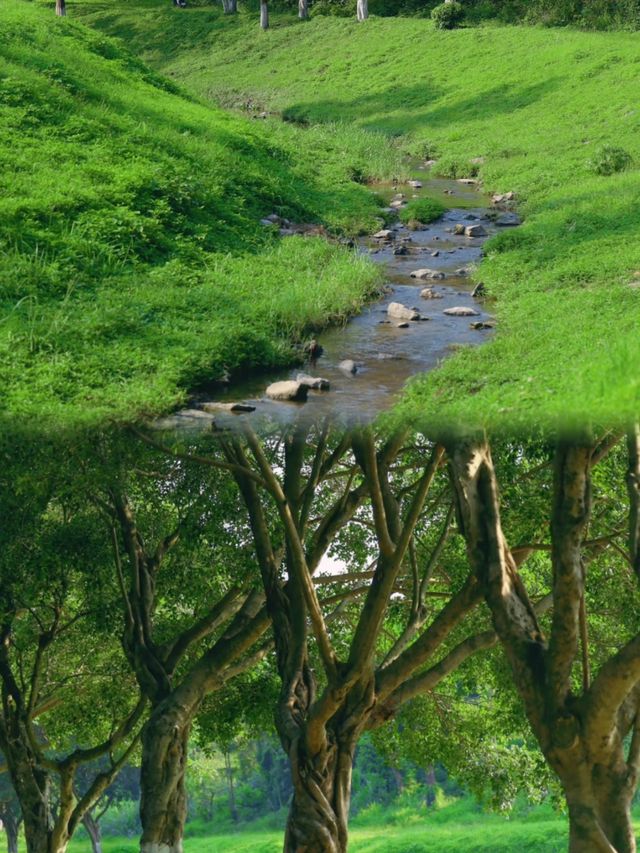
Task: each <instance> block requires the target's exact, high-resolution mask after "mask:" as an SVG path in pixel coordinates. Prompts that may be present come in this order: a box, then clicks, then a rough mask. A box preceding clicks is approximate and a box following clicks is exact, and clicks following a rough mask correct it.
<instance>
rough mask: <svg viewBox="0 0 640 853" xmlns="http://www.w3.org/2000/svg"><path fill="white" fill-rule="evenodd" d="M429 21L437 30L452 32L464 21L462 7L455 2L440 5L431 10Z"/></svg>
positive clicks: (453, 0) (454, 0)
mask: <svg viewBox="0 0 640 853" xmlns="http://www.w3.org/2000/svg"><path fill="white" fill-rule="evenodd" d="M431 20H432V21H433V22H434V24H435V25H436V29H438V30H454V29H455V28H456V27H459V26H460V24H461V23H462V21H463V20H464V7H463V6H462V4H461V3H457V2H456V0H451V2H449V3H441V4H440V5H439V6H436V7H435V8H434V9H432V10H431Z"/></svg>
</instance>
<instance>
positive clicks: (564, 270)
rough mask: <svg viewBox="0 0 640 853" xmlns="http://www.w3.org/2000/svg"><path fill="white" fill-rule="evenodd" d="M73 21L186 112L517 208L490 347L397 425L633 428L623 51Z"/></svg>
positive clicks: (494, 256) (634, 246)
mask: <svg viewBox="0 0 640 853" xmlns="http://www.w3.org/2000/svg"><path fill="white" fill-rule="evenodd" d="M74 5H75V8H76V11H77V12H78V13H81V14H87V15H88V18H87V19H88V20H89V21H90V22H91V23H92V24H93V25H94V26H96V27H99V28H102V29H104V30H106V31H108V32H110V33H113V34H116V35H120V36H122V37H123V38H124V39H126V41H127V43H128V44H129V45H130V46H131V48H132V49H133V50H134V51H136V52H137V53H139V54H140V55H141V56H143V57H144V58H145V59H146V60H147V61H149V62H150V63H152V64H153V66H154V67H155V68H156V69H157V70H158V71H161V72H163V73H164V74H166V75H168V76H169V77H171V79H173V80H176V81H178V82H180V83H181V84H182V85H184V86H185V87H188V88H189V89H190V90H191V91H192V92H194V93H196V94H197V95H199V96H204V97H207V98H210V99H212V100H215V101H217V102H219V103H221V104H224V105H227V106H236V107H241V106H242V105H243V104H246V102H247V101H248V100H251V101H253V102H254V103H256V104H259V105H260V106H261V107H265V108H268V109H271V110H274V111H279V112H280V113H281V114H282V115H283V116H284V117H285V118H287V119H288V120H290V121H297V122H300V123H304V124H306V125H308V126H315V125H316V124H322V123H335V122H339V123H348V124H349V125H350V126H351V127H358V128H361V129H363V130H366V131H369V132H374V133H383V134H386V135H387V136H388V137H389V138H395V139H397V138H401V140H402V144H403V145H404V147H405V148H406V150H408V151H410V152H412V153H414V154H419V155H428V156H434V155H435V156H436V157H437V158H438V159H439V168H440V171H442V172H445V173H446V174H449V175H454V176H458V177H459V176H464V175H465V173H467V174H468V173H469V172H470V171H471V166H470V163H469V161H470V160H471V159H474V158H478V157H482V158H484V163H483V164H482V165H481V166H480V177H481V179H482V181H483V183H484V188H485V189H486V190H488V191H508V190H514V191H516V192H517V194H518V198H519V204H520V210H521V212H522V213H523V215H524V216H525V217H526V221H525V224H524V225H523V226H522V228H520V229H518V230H517V231H514V232H509V233H505V234H503V235H502V236H500V237H498V238H496V239H495V240H493V241H492V243H491V244H490V245H489V246H488V248H487V257H486V260H485V261H484V263H483V265H482V267H481V270H480V276H481V278H482V279H483V280H484V282H485V284H486V285H487V288H488V290H489V291H490V292H491V294H492V295H493V296H495V297H496V299H497V304H496V310H497V314H498V319H499V324H498V333H497V335H496V338H495V340H494V341H493V342H492V343H490V344H488V345H486V346H484V347H482V348H480V349H475V348H474V349H471V350H468V351H461V352H458V353H457V354H456V355H455V357H453V358H451V359H450V360H448V361H447V362H446V363H445V365H444V367H443V368H442V369H441V370H438V371H436V372H435V373H433V374H431V375H428V376H424V377H421V378H419V379H417V380H416V381H414V382H413V383H412V384H411V386H410V389H409V392H408V393H407V395H406V397H405V402H404V404H403V406H402V407H401V412H402V413H403V414H405V415H406V414H410V415H411V416H414V417H418V418H422V419H424V420H429V421H439V422H444V421H447V422H451V421H467V422H468V421H474V422H483V423H489V424H491V425H493V426H497V425H500V426H503V427H505V428H507V427H514V426H518V425H524V426H525V427H526V426H528V425H530V423H531V421H532V420H533V421H536V422H539V423H543V424H544V423H556V422H558V421H560V422H564V423H573V422H576V421H583V420H584V419H585V418H586V419H589V420H594V421H598V422H607V423H609V424H611V423H615V422H619V421H621V420H623V419H624V418H626V417H628V416H630V415H634V414H637V410H638V403H639V401H640V382H639V371H638V367H637V365H638V363H639V362H640V335H638V331H637V330H638V321H639V319H640V289H636V288H634V287H631V286H630V282H631V283H637V282H638V279H637V278H634V273H635V272H636V271H637V270H639V269H640V241H638V240H637V233H638V230H639V229H640V171H638V166H640V134H639V130H640V111H639V110H638V107H637V102H638V96H639V95H640V83H639V72H640V64H639V58H638V51H637V36H636V35H633V34H629V33H584V32H578V31H571V30H569V29H562V30H547V29H536V28H529V27H527V28H524V27H492V26H486V27H482V28H476V29H464V30H456V31H452V32H436V31H435V30H434V29H433V26H432V24H431V23H430V22H429V21H424V20H418V19H402V18H387V19H375V18H373V19H370V20H369V21H368V22H367V23H366V24H365V25H358V24H357V23H356V22H355V21H352V20H345V19H335V18H316V19H314V20H312V21H311V22H309V23H305V24H299V23H297V22H296V21H295V20H294V19H293V18H292V17H289V16H274V20H273V27H272V29H271V30H270V31H269V32H267V33H262V32H260V31H259V30H258V27H257V25H256V20H255V15H254V14H253V13H252V14H251V15H248V14H241V15H239V16H238V17H237V18H235V19H232V20H230V19H225V18H224V17H223V16H222V15H221V14H220V12H219V11H218V10H217V9H213V8H211V7H202V8H192V9H187V10H184V13H180V14H177V15H176V14H174V13H173V10H171V9H169V8H168V5H167V4H166V3H165V2H164V0H146V2H145V3H144V5H143V6H142V8H140V5H139V4H136V8H135V9H127V8H126V7H123V6H120V5H118V6H117V7H116V6H114V5H113V4H106V3H97V2H95V0H93V2H91V0H76V3H75V4H74ZM611 145H613V146H616V147H621V148H623V149H624V150H625V151H627V152H628V153H629V154H630V155H631V157H632V158H633V162H632V165H631V168H630V169H629V170H628V171H625V172H622V173H620V174H614V175H612V176H603V175H598V174H596V173H595V172H594V169H593V167H592V161H593V159H594V157H595V158H597V156H598V151H599V150H600V149H601V148H602V147H603V146H611Z"/></svg>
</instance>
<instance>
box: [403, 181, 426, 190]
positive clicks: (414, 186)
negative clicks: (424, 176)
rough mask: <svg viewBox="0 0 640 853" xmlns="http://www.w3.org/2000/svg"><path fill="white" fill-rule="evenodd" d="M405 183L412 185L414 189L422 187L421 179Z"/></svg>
mask: <svg viewBox="0 0 640 853" xmlns="http://www.w3.org/2000/svg"><path fill="white" fill-rule="evenodd" d="M407 185H408V186H410V187H413V189H414V190H420V189H422V181H407Z"/></svg>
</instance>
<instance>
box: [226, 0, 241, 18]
mask: <svg viewBox="0 0 640 853" xmlns="http://www.w3.org/2000/svg"><path fill="white" fill-rule="evenodd" d="M227 2H228V4H229V14H230V15H235V14H236V12H237V11H238V0H227Z"/></svg>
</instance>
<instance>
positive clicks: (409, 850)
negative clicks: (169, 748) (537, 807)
mask: <svg viewBox="0 0 640 853" xmlns="http://www.w3.org/2000/svg"><path fill="white" fill-rule="evenodd" d="M566 844H567V841H566V827H565V826H564V824H563V822H562V821H561V820H558V819H556V820H553V819H552V820H548V821H534V822H532V823H531V824H527V823H526V822H512V823H511V822H506V821H500V823H499V824H498V823H497V822H496V821H491V820H489V821H479V822H478V823H476V824H473V825H468V826H462V825H460V826H455V825H444V826H439V825H434V826H428V825H425V824H423V825H422V826H410V827H408V828H406V827H399V826H376V827H370V828H367V829H354V830H353V831H352V832H351V835H350V842H349V850H350V851H351V853H461V851H464V853H513V851H514V850H519V851H523V853H559V851H564V850H565V849H566ZM137 849H138V845H137V842H136V840H121V839H107V840H105V843H104V853H136V851H137ZM184 849H185V853H280V851H281V850H282V833H274V832H261V833H254V832H246V833H244V832H243V833H237V834H234V835H217V836H210V837H208V838H187V839H186V840H185V843H184ZM69 850H70V853H90V845H88V843H87V842H86V841H85V842H82V841H74V842H73V843H72V844H71V846H70V848H69Z"/></svg>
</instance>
